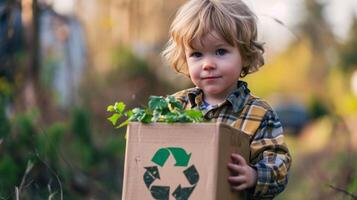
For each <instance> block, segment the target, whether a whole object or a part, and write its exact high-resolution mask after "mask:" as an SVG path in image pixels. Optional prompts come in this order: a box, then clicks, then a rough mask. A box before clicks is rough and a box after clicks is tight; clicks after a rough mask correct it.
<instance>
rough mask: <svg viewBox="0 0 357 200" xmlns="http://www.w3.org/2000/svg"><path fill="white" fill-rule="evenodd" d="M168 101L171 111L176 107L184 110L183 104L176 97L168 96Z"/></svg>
mask: <svg viewBox="0 0 357 200" xmlns="http://www.w3.org/2000/svg"><path fill="white" fill-rule="evenodd" d="M166 101H167V102H168V103H169V108H170V111H173V110H175V109H178V110H183V105H182V104H181V103H180V102H179V101H177V100H176V98H175V97H173V96H167V97H166Z"/></svg>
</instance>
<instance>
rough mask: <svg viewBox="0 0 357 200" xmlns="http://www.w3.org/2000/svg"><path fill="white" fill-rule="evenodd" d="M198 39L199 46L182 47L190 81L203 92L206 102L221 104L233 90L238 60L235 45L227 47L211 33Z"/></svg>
mask: <svg viewBox="0 0 357 200" xmlns="http://www.w3.org/2000/svg"><path fill="white" fill-rule="evenodd" d="M202 39H203V40H202V41H201V43H200V42H199V41H197V40H193V42H192V44H191V46H192V49H191V48H190V47H187V48H185V55H186V61H187V65H188V70H189V74H190V78H191V80H192V82H193V83H194V84H195V85H196V86H197V87H199V88H201V89H202V90H203V92H204V97H205V100H206V101H207V100H208V101H207V102H208V103H211V102H215V103H217V102H222V101H224V100H225V98H226V97H227V96H228V95H229V94H230V93H231V92H232V91H233V90H234V89H235V88H236V85H237V81H238V79H239V75H240V72H241V70H242V57H241V54H240V52H239V49H238V47H237V46H232V45H230V44H229V43H227V42H226V41H225V40H224V39H222V38H221V37H220V36H219V35H218V34H216V33H215V32H211V33H210V34H207V35H206V36H205V37H204V38H202ZM209 100H211V102H210V101H209ZM212 100H213V101H212Z"/></svg>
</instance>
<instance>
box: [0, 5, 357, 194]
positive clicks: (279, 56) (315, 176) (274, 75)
mask: <svg viewBox="0 0 357 200" xmlns="http://www.w3.org/2000/svg"><path fill="white" fill-rule="evenodd" d="M184 2H185V1H184V0H176V1H165V0H150V1H147V0H0V199H120V196H121V187H122V176H123V159H124V151H125V139H124V136H123V135H124V132H125V129H114V128H113V126H112V125H111V124H110V122H109V121H108V120H107V119H106V118H107V117H108V116H109V115H110V113H108V112H107V111H106V107H107V106H108V105H109V104H112V103H113V102H115V101H123V102H125V103H126V104H127V106H128V107H129V108H133V107H138V106H144V105H145V104H146V102H147V100H148V97H149V96H150V95H167V94H172V93H174V92H175V91H177V90H181V89H184V88H187V87H191V86H192V85H191V83H190V81H189V80H188V79H187V78H186V77H184V76H182V75H179V74H176V73H174V72H173V70H171V69H170V67H168V66H167V64H166V63H165V62H164V61H163V60H162V59H161V57H160V52H161V51H162V49H163V47H164V45H165V43H166V41H167V39H168V29H169V25H170V22H171V21H172V20H173V17H174V13H175V11H176V10H177V8H178V6H180V5H181V4H182V3H184ZM246 3H247V4H248V5H249V6H250V7H251V8H252V9H253V10H254V11H255V12H256V14H257V16H258V19H259V28H260V29H259V30H260V32H259V35H260V36H259V37H260V40H261V41H263V42H265V47H266V53H265V58H266V65H265V66H264V67H263V68H262V69H261V70H260V71H259V72H258V73H254V74H252V75H249V76H248V77H246V78H244V80H245V81H247V82H248V84H249V86H250V89H251V90H252V91H253V93H254V94H255V95H257V96H260V97H262V98H264V99H267V100H268V102H269V103H270V104H271V105H272V106H273V107H274V109H275V110H276V111H277V112H278V114H279V116H280V118H281V121H282V122H283V126H284V128H285V132H286V138H287V143H288V145H289V147H290V151H291V154H292V156H293V165H292V168H291V174H290V182H289V184H288V187H287V188H286V190H285V191H284V192H283V193H282V194H281V195H279V197H278V198H277V199H356V198H357V1H355V0H249V1H248V0H246Z"/></svg>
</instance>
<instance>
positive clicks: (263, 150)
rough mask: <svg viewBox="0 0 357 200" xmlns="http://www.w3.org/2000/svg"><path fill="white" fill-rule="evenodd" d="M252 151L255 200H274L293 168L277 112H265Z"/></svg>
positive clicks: (283, 187)
mask: <svg viewBox="0 0 357 200" xmlns="http://www.w3.org/2000/svg"><path fill="white" fill-rule="evenodd" d="M250 147H251V158H250V163H251V164H252V167H253V168H255V169H256V170H257V174H258V179H257V184H256V186H255V189H254V194H253V196H254V199H272V198H273V197H274V196H276V195H277V194H279V193H280V192H282V191H283V190H284V189H285V186H286V184H287V182H288V171H289V168H290V165H291V156H290V154H289V150H288V148H287V145H286V144H285V142H284V135H283V128H282V125H281V122H280V120H279V118H278V116H277V115H276V113H275V112H274V111H272V110H269V111H267V112H266V114H265V115H264V117H263V119H262V123H261V125H260V126H259V128H258V129H257V132H256V134H255V135H254V137H253V140H252V143H251V146H250Z"/></svg>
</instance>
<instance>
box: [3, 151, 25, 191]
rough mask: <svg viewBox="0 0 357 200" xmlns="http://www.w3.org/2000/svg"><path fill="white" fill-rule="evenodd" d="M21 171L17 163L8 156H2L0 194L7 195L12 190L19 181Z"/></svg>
mask: <svg viewBox="0 0 357 200" xmlns="http://www.w3.org/2000/svg"><path fill="white" fill-rule="evenodd" d="M20 170H21V169H20V168H19V165H18V163H16V162H15V160H14V159H13V158H12V157H11V156H10V155H2V156H1V157H0V174H1V177H2V178H1V179H0V194H1V195H2V196H3V195H9V191H11V190H13V189H14V186H15V185H16V184H17V182H18V180H19V175H20V174H21V171H20Z"/></svg>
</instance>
